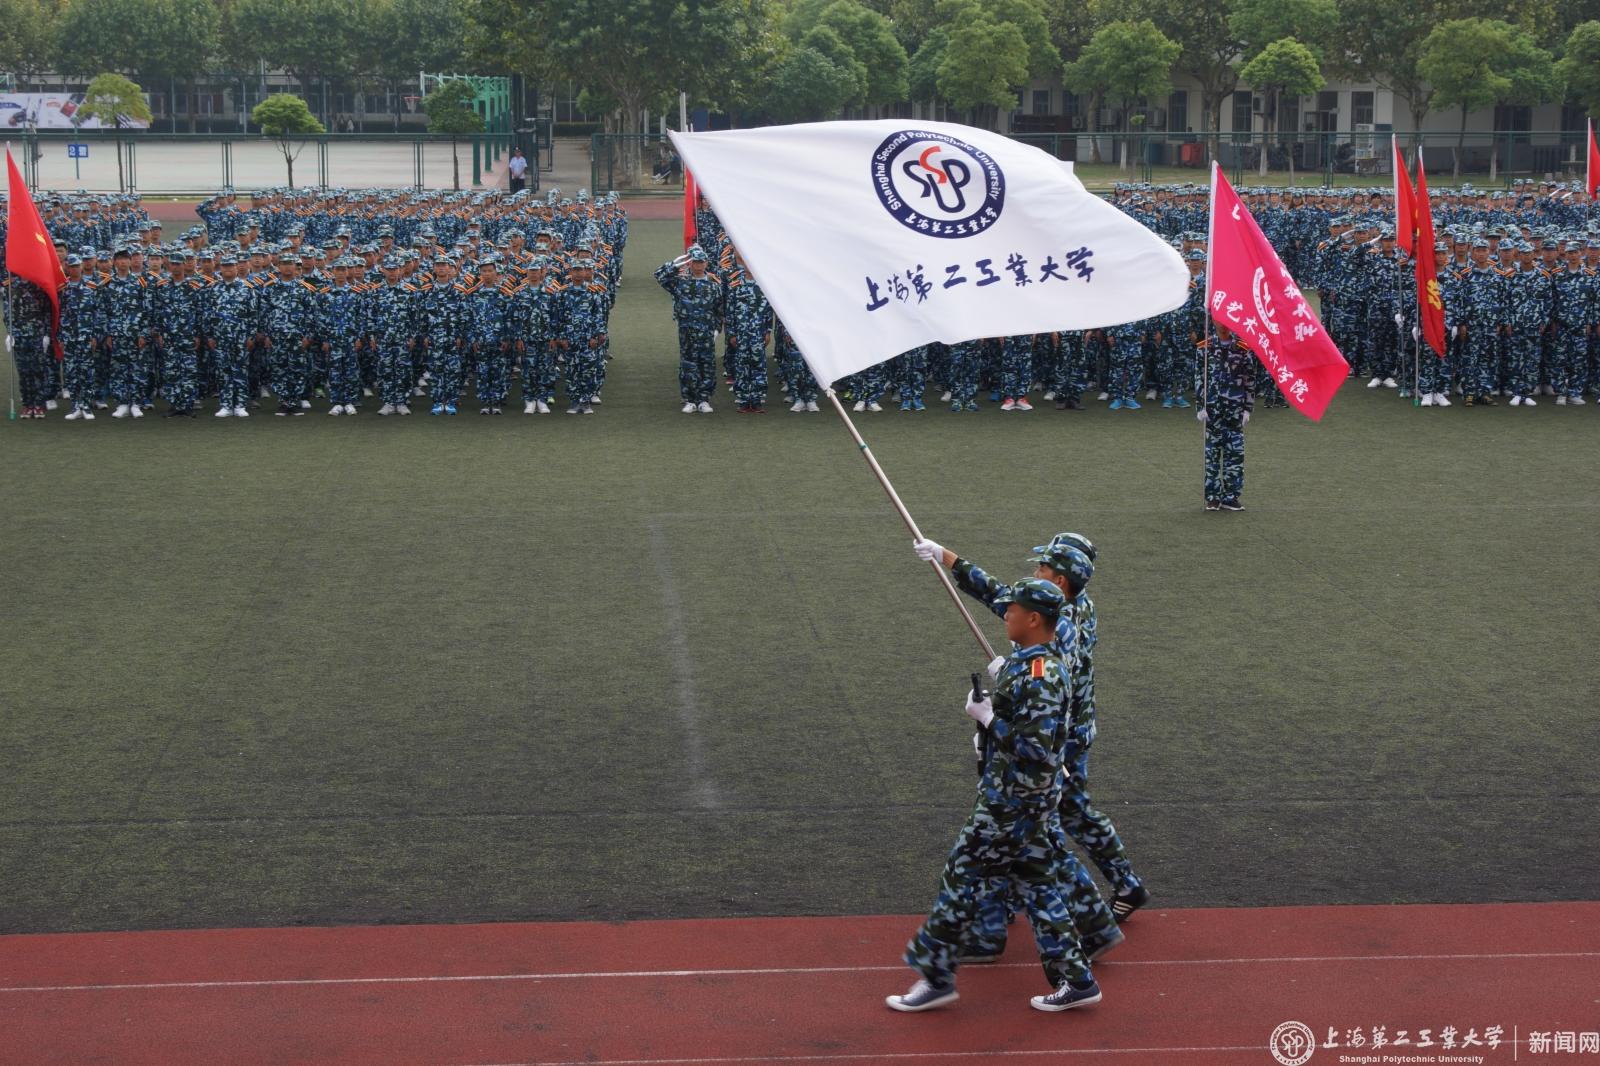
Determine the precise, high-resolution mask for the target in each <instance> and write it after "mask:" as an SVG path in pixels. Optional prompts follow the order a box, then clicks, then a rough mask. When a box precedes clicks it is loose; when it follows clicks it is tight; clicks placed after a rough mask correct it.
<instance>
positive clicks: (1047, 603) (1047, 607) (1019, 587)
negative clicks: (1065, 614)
mask: <svg viewBox="0 0 1600 1066" xmlns="http://www.w3.org/2000/svg"><path fill="white" fill-rule="evenodd" d="M994 602H995V603H997V604H1008V603H1014V604H1016V605H1017V606H1019V607H1022V608H1024V609H1025V610H1029V611H1038V612H1039V613H1040V614H1042V615H1044V616H1045V617H1046V618H1050V619H1055V618H1058V617H1060V615H1061V612H1062V611H1063V610H1064V609H1065V608H1066V606H1067V597H1066V596H1065V595H1064V594H1063V593H1062V591H1061V590H1060V589H1058V588H1056V587H1055V586H1054V585H1052V584H1051V583H1050V582H1048V581H1044V580H1042V579H1040V578H1037V577H1025V578H1023V579H1022V580H1021V581H1018V582H1017V583H1016V584H1014V585H1012V586H1011V587H1010V588H1008V589H1007V590H1006V591H1004V592H1002V593H1001V594H1000V595H998V596H996V597H995V598H994Z"/></svg>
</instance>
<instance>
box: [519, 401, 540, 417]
mask: <svg viewBox="0 0 1600 1066" xmlns="http://www.w3.org/2000/svg"><path fill="white" fill-rule="evenodd" d="M522 413H523V414H525V415H532V414H538V413H539V405H538V404H537V403H535V402H534V401H532V400H529V401H527V402H526V403H524V404H523V405H522Z"/></svg>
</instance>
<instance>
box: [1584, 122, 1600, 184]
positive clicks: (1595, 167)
mask: <svg viewBox="0 0 1600 1066" xmlns="http://www.w3.org/2000/svg"><path fill="white" fill-rule="evenodd" d="M1583 177H1584V181H1583V183H1584V185H1585V186H1587V187H1588V189H1589V199H1591V200H1593V199H1595V197H1596V195H1597V193H1600V147H1596V145H1595V143H1594V119H1590V120H1589V162H1588V164H1587V165H1586V166H1585V167H1584V168H1583Z"/></svg>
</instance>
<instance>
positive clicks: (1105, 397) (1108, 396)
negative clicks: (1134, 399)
mask: <svg viewBox="0 0 1600 1066" xmlns="http://www.w3.org/2000/svg"><path fill="white" fill-rule="evenodd" d="M1100 398H1101V399H1102V400H1109V399H1111V394H1110V393H1109V392H1102V393H1101V394H1100Z"/></svg>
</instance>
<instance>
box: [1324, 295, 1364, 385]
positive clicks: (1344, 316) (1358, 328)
mask: <svg viewBox="0 0 1600 1066" xmlns="http://www.w3.org/2000/svg"><path fill="white" fill-rule="evenodd" d="M1366 319H1367V308H1366V305H1365V304H1361V303H1356V302H1355V301H1353V300H1348V299H1341V300H1339V302H1337V303H1335V304H1334V305H1333V315H1332V317H1331V318H1330V321H1329V327H1330V328H1329V334H1330V335H1332V336H1334V337H1335V338H1336V340H1335V341H1334V343H1336V344H1338V345H1339V347H1340V348H1341V349H1342V350H1344V351H1347V352H1353V353H1354V354H1355V366H1353V367H1352V368H1351V369H1352V370H1355V371H1356V372H1357V373H1360V372H1361V371H1362V370H1363V369H1364V361H1365V358H1366V345H1365V344H1363V343H1362V340H1361V333H1362V330H1363V329H1364V328H1365V327H1366Z"/></svg>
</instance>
